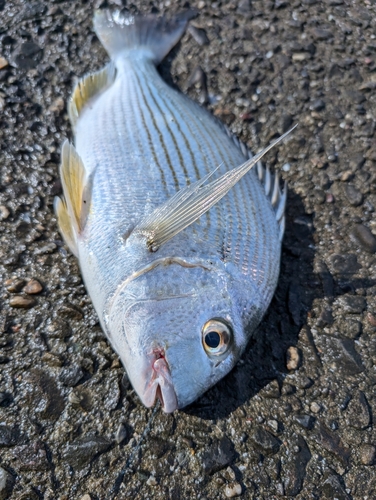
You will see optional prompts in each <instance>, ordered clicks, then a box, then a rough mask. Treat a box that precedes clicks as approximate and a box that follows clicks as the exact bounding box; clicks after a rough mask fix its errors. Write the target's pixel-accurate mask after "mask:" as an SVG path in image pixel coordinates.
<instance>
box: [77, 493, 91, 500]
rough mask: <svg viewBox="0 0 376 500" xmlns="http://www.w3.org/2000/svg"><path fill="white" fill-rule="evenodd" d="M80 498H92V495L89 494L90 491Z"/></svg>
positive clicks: (83, 499)
mask: <svg viewBox="0 0 376 500" xmlns="http://www.w3.org/2000/svg"><path fill="white" fill-rule="evenodd" d="M80 500H91V496H90V495H89V493H85V495H83V496H82V497H81V499H80Z"/></svg>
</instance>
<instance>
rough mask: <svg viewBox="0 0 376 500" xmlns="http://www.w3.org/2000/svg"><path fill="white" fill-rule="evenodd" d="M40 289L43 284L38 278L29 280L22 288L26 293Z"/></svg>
mask: <svg viewBox="0 0 376 500" xmlns="http://www.w3.org/2000/svg"><path fill="white" fill-rule="evenodd" d="M42 290H43V286H42V285H41V284H40V283H39V281H38V280H35V279H33V280H30V281H29V282H28V283H27V284H26V286H25V287H24V289H23V291H24V292H25V293H27V294H28V295H34V294H36V293H40V292H41V291H42Z"/></svg>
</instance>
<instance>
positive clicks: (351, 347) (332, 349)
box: [327, 336, 364, 376]
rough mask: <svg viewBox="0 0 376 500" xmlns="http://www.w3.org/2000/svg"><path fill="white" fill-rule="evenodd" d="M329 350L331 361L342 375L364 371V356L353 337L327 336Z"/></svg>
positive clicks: (351, 374)
mask: <svg viewBox="0 0 376 500" xmlns="http://www.w3.org/2000/svg"><path fill="white" fill-rule="evenodd" d="M327 350H328V353H330V359H331V362H332V363H333V365H334V367H335V368H336V369H337V370H338V371H339V372H340V373H341V375H344V376H353V375H357V374H358V373H361V372H362V371H364V366H363V363H362V358H361V356H360V354H359V353H358V352H357V351H356V349H355V344H354V341H353V340H352V339H347V338H346V339H341V338H335V337H329V336H327Z"/></svg>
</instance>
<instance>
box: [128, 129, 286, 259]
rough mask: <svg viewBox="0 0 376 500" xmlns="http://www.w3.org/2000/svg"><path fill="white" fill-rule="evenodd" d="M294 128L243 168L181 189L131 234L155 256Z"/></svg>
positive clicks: (207, 176) (204, 179)
mask: <svg viewBox="0 0 376 500" xmlns="http://www.w3.org/2000/svg"><path fill="white" fill-rule="evenodd" d="M294 128H295V127H294ZM294 128H292V129H291V130H289V131H288V132H286V133H285V134H283V135H282V136H281V137H279V138H278V139H277V140H275V141H274V142H272V144H270V145H269V146H267V147H266V148H265V149H263V150H262V151H261V152H260V153H258V154H257V155H255V156H254V157H253V158H251V159H249V160H247V161H246V162H245V163H243V165H240V166H239V167H237V168H234V169H233V170H230V171H229V172H226V173H225V174H224V175H222V176H221V177H219V178H218V179H216V180H214V181H212V182H210V183H209V184H207V185H205V186H204V185H203V184H204V183H205V182H206V181H207V180H208V179H209V177H210V176H211V175H212V173H211V174H209V175H206V176H205V177H204V178H203V179H200V180H199V181H196V182H195V183H193V184H191V185H190V186H187V187H185V188H183V189H181V190H180V191H178V192H177V193H176V194H175V195H174V196H173V197H172V198H170V199H169V200H167V201H166V202H165V203H163V205H161V206H160V207H158V208H157V209H156V210H154V212H152V213H151V214H150V215H148V216H147V217H145V219H144V220H142V221H141V222H140V224H139V225H138V226H136V228H135V229H134V234H135V235H139V236H141V237H144V238H145V239H146V244H147V247H148V249H149V250H150V251H151V252H156V251H157V250H158V248H159V247H160V246H161V245H163V244H164V243H166V242H167V241H169V240H170V239H171V238H173V237H174V236H175V235H176V234H178V233H180V231H182V230H183V229H185V228H186V227H188V226H190V225H191V224H192V223H193V222H195V221H196V220H197V219H198V218H200V217H201V215H203V214H204V213H205V212H207V211H208V210H209V209H210V208H211V207H212V206H213V205H215V204H216V203H218V201H219V200H221V199H222V198H223V197H224V196H225V195H226V194H227V193H228V192H229V191H230V189H231V188H232V187H233V186H235V184H236V183H237V182H238V181H239V180H240V179H241V178H242V177H243V176H244V175H245V174H246V173H247V172H248V171H249V170H251V168H252V167H253V166H254V165H256V164H257V162H258V161H259V160H260V159H261V158H262V157H263V156H264V155H265V154H266V153H267V152H268V151H269V150H270V149H271V148H272V147H273V146H275V145H276V144H278V143H279V142H281V141H282V140H283V139H284V138H285V137H286V136H287V135H288V134H289V133H290V132H292V130H293V129H294Z"/></svg>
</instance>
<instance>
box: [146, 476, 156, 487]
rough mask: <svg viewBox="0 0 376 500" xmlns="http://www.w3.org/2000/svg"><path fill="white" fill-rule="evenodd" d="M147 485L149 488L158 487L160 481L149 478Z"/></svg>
mask: <svg viewBox="0 0 376 500" xmlns="http://www.w3.org/2000/svg"><path fill="white" fill-rule="evenodd" d="M146 484H147V485H148V486H157V484H158V481H157V480H156V479H155V477H154V476H149V477H148V479H147V481H146Z"/></svg>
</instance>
